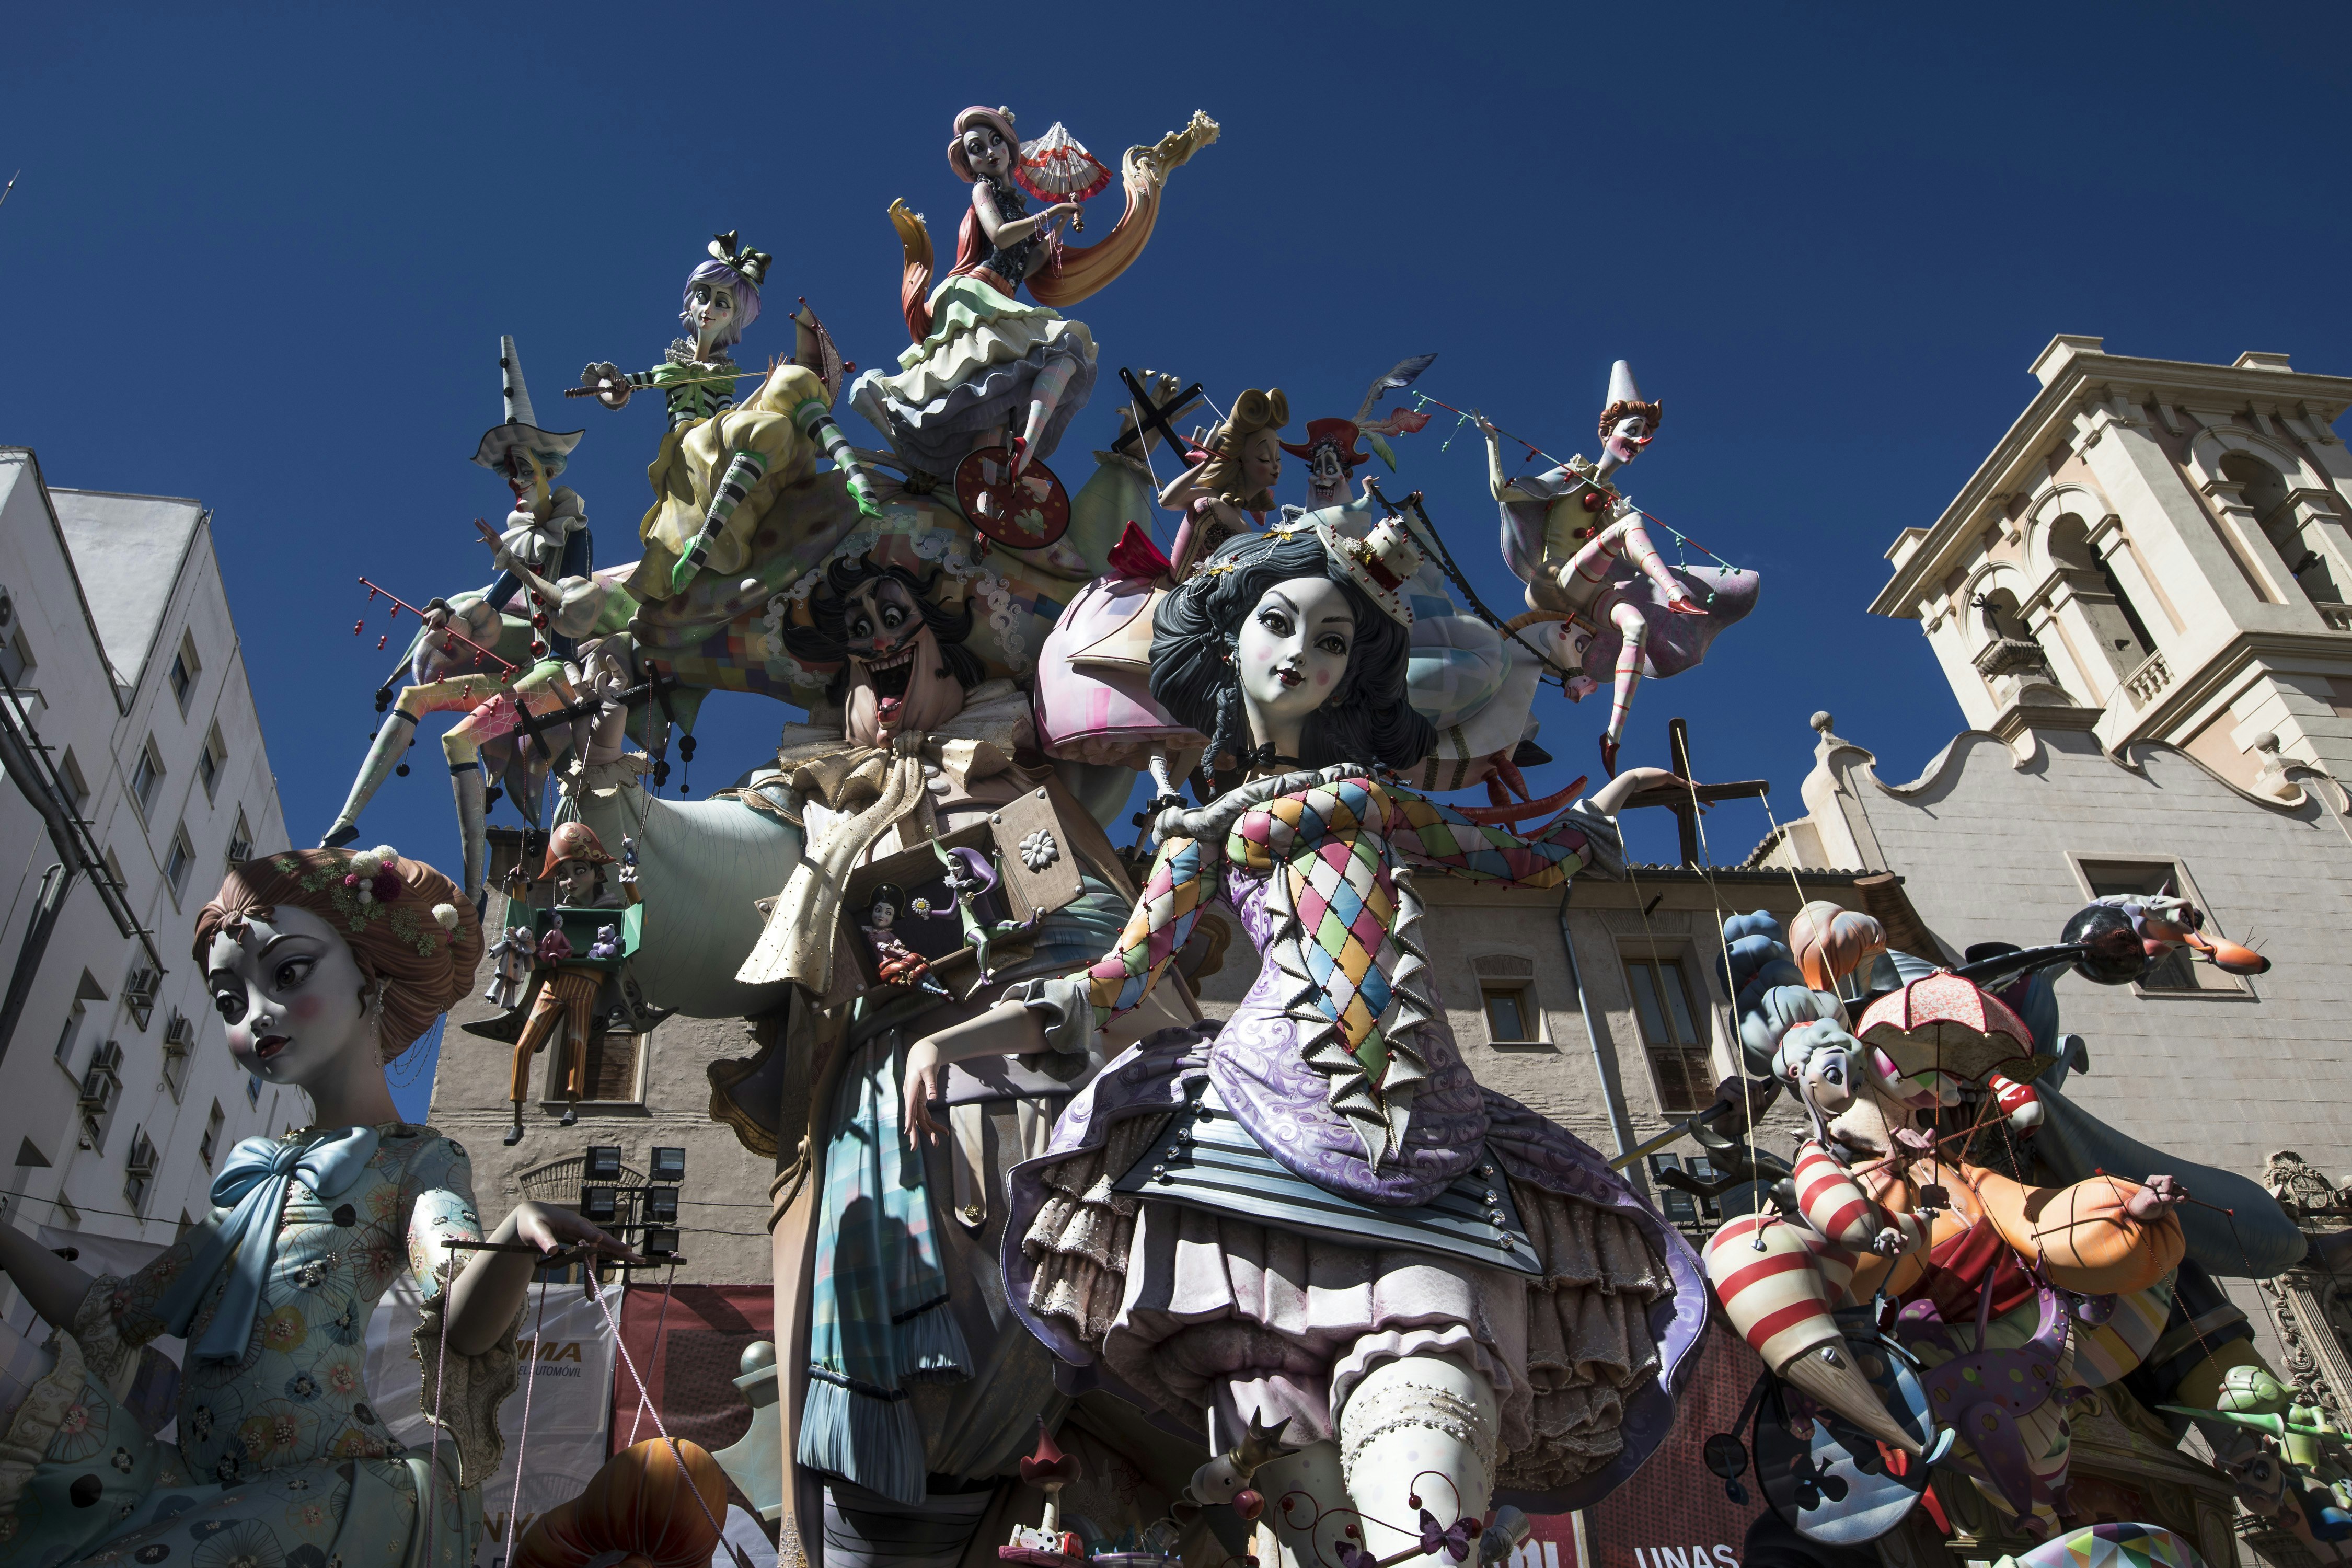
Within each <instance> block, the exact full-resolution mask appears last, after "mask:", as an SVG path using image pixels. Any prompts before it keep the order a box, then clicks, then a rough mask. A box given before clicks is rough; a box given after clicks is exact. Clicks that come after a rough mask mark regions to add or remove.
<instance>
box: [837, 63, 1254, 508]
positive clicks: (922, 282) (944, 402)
mask: <svg viewBox="0 0 2352 1568" xmlns="http://www.w3.org/2000/svg"><path fill="white" fill-rule="evenodd" d="M1056 132H1060V127H1059V126H1056V127H1055V129H1054V130H1053V131H1050V132H1047V133H1046V135H1045V136H1042V137H1039V138H1038V139H1037V141H1036V142H1032V143H1029V144H1028V145H1027V146H1024V144H1023V142H1022V141H1021V137H1020V133H1019V132H1016V131H1015V130H1014V129H1013V111H1012V110H1010V109H1003V108H997V109H991V108H988V107H987V106H986V105H984V104H973V105H972V106H971V107H970V108H968V109H965V110H962V111H961V113H959V114H958V115H957V116H956V117H955V125H954V134H953V138H952V139H951V140H950V142H948V166H949V167H950V168H951V169H953V170H954V171H955V174H956V178H958V179H960V180H961V181H963V182H964V183H965V184H967V185H969V186H970V187H971V202H970V205H968V206H967V208H966V209H965V212H964V215H963V221H962V224H961V226H960V227H959V228H958V230H957V234H956V258H955V265H954V267H953V268H950V270H949V272H948V275H947V279H946V280H945V281H943V282H942V283H940V286H939V287H938V288H937V289H932V288H931V287H930V281H931V268H932V252H931V239H930V231H929V228H928V227H926V226H925V225H924V222H923V220H922V218H921V217H920V216H919V215H917V214H914V213H911V212H908V210H907V207H906V204H905V203H903V202H894V203H892V204H891V207H890V221H891V223H892V224H893V226H896V227H897V228H898V237H899V242H900V244H901V246H902V247H903V248H904V250H905V255H906V266H905V270H904V274H903V279H902V282H901V284H900V289H899V302H900V304H901V306H902V307H903V308H904V310H905V312H906V317H907V330H908V332H909V334H911V335H912V337H913V338H914V343H913V345H912V346H911V347H909V348H908V350H907V351H906V352H905V353H902V354H900V355H899V356H898V374H895V375H886V374H883V373H882V372H881V371H880V370H878V369H877V370H870V371H867V372H866V374H863V375H861V376H859V377H858V378H857V380H856V382H855V383H853V384H852V385H851V387H850V393H849V397H850V403H851V405H852V406H854V407H855V408H856V410H857V412H858V413H860V414H862V415H864V416H866V420H867V421H868V422H869V423H871V424H872V425H873V426H874V427H875V428H876V429H877V430H879V431H881V432H882V433H883V435H884V436H885V437H887V439H888V440H889V443H890V445H891V447H892V448H893V449H895V450H896V451H897V452H898V456H899V457H900V458H903V459H904V460H905V461H906V462H907V463H908V465H909V466H911V467H912V468H914V469H916V470H917V471H918V472H919V473H920V474H923V475H926V476H929V477H930V478H931V479H934V480H936V479H943V478H946V477H948V476H950V475H953V474H954V473H955V472H956V470H957V468H958V467H959V465H961V463H962V461H963V459H964V458H966V457H967V456H969V455H970V454H971V453H973V452H976V451H979V450H981V449H982V448H983V447H1010V448H1011V451H1012V462H1011V465H1010V467H1011V478H1012V479H1019V478H1020V477H1021V476H1022V475H1023V474H1024V473H1026V472H1027V471H1028V468H1029V466H1030V465H1031V464H1032V463H1035V462H1040V461H1042V460H1043V459H1044V458H1048V457H1051V456H1052V455H1053V452H1054V448H1055V447H1056V446H1058V445H1059V444H1060V442H1061V439H1062V433H1063V432H1064V431H1065V430H1066V429H1067V428H1068V427H1069V423H1070V421H1071V419H1072V418H1074V417H1075V416H1076V414H1077V412H1078V410H1079V409H1081V408H1083V407H1084V406H1086V402H1087V397H1088V395H1091V394H1092V393H1093V391H1094V384H1095V341H1094V337H1093V335H1092V334H1091V333H1089V332H1088V331H1087V329H1086V326H1085V324H1084V323H1083V322H1079V321H1071V320H1069V319H1068V318H1067V317H1065V316H1063V315H1062V314H1061V313H1060V312H1059V310H1056V309H1055V307H1057V306H1066V305H1075V304H1076V303H1077V302H1078V301H1079V300H1084V299H1086V298H1087V296H1089V295H1091V294H1093V293H1094V292H1095V291H1096V290H1097V289H1101V288H1102V287H1104V286H1105V285H1106V284H1108V283H1109V282H1110V280H1111V279H1114V278H1116V277H1118V275H1119V274H1120V273H1121V272H1123V271H1125V270H1126V269H1127V268H1128V267H1129V266H1130V265H1131V264H1132V263H1133V262H1134V260H1135V258H1137V257H1139V256H1140V255H1141V254H1142V253H1143V247H1144V243H1145V241H1146V240H1148V239H1149V238H1150V235H1151V229H1152V226H1153V224H1154V222H1155V221H1156V220H1157V217H1158V214H1159V204H1160V185H1161V184H1162V182H1164V181H1165V180H1166V178H1167V176H1168V174H1169V173H1170V171H1171V170H1173V169H1174V168H1175V167H1176V166H1177V165H1178V164H1180V163H1183V162H1185V161H1186V160H1187V159H1189V158H1190V157H1192V154H1193V153H1194V152H1196V151H1198V150H1199V149H1200V148H1202V147H1205V146H1207V145H1208V144H1209V143H1210V142H1213V141H1215V140H1216V136H1217V123H1216V121H1213V120H1211V119H1210V118H1209V117H1208V116H1207V115H1204V114H1201V113H1199V112H1197V111H1196V112H1195V113H1194V114H1193V116H1192V121H1191V122H1190V123H1189V124H1188V125H1186V127H1185V128H1184V129H1183V130H1182V131H1180V132H1174V133H1172V134H1171V135H1168V136H1164V137H1162V138H1160V142H1158V144H1157V145H1155V146H1151V147H1131V148H1129V150H1128V153H1127V155H1126V157H1125V158H1123V159H1122V160H1121V163H1120V175H1121V183H1122V184H1123V185H1124V187H1125V190H1126V194H1127V201H1128V206H1127V211H1126V213H1125V214H1124V215H1122V216H1121V217H1120V218H1119V220H1118V226H1116V227H1115V228H1113V229H1112V231H1111V233H1110V234H1109V235H1108V237H1106V238H1105V239H1104V240H1103V241H1102V242H1101V243H1100V244H1098V245H1093V246H1088V247H1084V248H1076V247H1065V246H1063V245H1062V244H1061V243H1060V236H1059V225H1060V223H1061V221H1062V220H1063V219H1065V218H1066V219H1070V220H1072V222H1073V224H1074V225H1075V224H1076V220H1077V218H1078V215H1079V213H1080V212H1081V210H1082V209H1081V207H1080V205H1079V204H1078V203H1077V202H1076V201H1055V202H1050V203H1048V205H1045V207H1044V208H1042V209H1041V210H1039V211H1037V212H1034V213H1032V212H1031V211H1030V210H1029V204H1028V201H1027V198H1026V197H1025V196H1024V195H1023V193H1022V189H1021V187H1022V185H1023V184H1024V183H1025V184H1031V185H1032V188H1033V189H1034V188H1036V186H1035V184H1034V182H1035V181H1036V179H1037V178H1038V174H1039V172H1040V164H1039V163H1038V160H1040V159H1043V160H1046V161H1052V162H1054V163H1055V170H1056V173H1057V174H1058V172H1059V171H1060V170H1061V169H1064V168H1066V166H1067V160H1068V157H1069V154H1070V153H1071V152H1072V150H1073V149H1075V150H1076V154H1077V156H1078V157H1079V158H1081V159H1084V160H1085V162H1086V163H1087V164H1088V165H1091V166H1093V167H1094V168H1095V169H1096V170H1097V172H1098V174H1099V175H1100V178H1099V180H1098V181H1093V182H1089V184H1087V186H1086V187H1084V189H1085V190H1086V191H1087V194H1091V192H1092V191H1095V190H1099V189H1101V188H1102V186H1103V185H1106V184H1108V183H1109V177H1110V176H1109V171H1108V170H1107V169H1101V168H1100V166H1099V165H1095V164H1093V161H1092V159H1091V158H1087V157H1086V154H1085V150H1084V149H1083V148H1076V143H1074V142H1070V141H1069V140H1068V137H1067V135H1066V133H1061V134H1060V135H1058V136H1057V135H1056ZM1048 143H1051V145H1050V146H1048ZM1048 183H1052V184H1058V183H1059V181H1058V178H1055V179H1052V180H1049V182H1048ZM1024 285H1025V286H1026V287H1027V288H1028V289H1029V292H1030V294H1031V295H1032V297H1034V299H1035V300H1037V301H1038V303H1036V304H1034V305H1024V304H1022V303H1021V302H1020V300H1019V295H1020V292H1021V290H1022V289H1023V287H1024ZM988 500H993V497H992V496H990V497H989V498H988ZM987 510H988V506H987V504H986V503H985V502H984V503H983V504H982V511H983V513H984V514H985V513H986V512H987Z"/></svg>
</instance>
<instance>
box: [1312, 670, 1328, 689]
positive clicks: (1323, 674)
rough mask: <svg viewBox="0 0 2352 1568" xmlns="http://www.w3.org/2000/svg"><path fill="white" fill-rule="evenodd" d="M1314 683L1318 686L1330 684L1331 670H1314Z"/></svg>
mask: <svg viewBox="0 0 2352 1568" xmlns="http://www.w3.org/2000/svg"><path fill="white" fill-rule="evenodd" d="M1315 684H1316V685H1318V686H1328V685H1330V684H1331V672H1330V671H1329V670H1328V669H1318V670H1317V671H1316V672H1315Z"/></svg>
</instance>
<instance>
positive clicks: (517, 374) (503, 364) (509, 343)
mask: <svg viewBox="0 0 2352 1568" xmlns="http://www.w3.org/2000/svg"><path fill="white" fill-rule="evenodd" d="M499 377H500V380H501V383H502V390H503V391H504V393H505V395H506V405H507V417H506V423H505V424H503V425H493V426H490V427H489V428H488V430H486V431H484V432H483V433H482V442H481V445H480V446H478V447H475V448H474V461H475V462H477V463H479V464H480V465H481V466H482V467H483V468H488V469H489V470H490V471H491V472H492V473H494V474H497V475H499V476H500V477H501V478H509V479H510V478H512V477H513V476H514V475H515V474H517V473H518V472H523V471H528V470H529V469H530V468H537V469H538V470H539V474H538V478H539V479H541V480H542V481H544V480H548V479H554V478H555V476H556V475H558V474H560V473H562V471H563V465H564V464H565V463H567V462H569V461H571V459H572V447H577V446H578V445H580V437H582V436H583V435H585V434H586V432H585V431H582V430H563V431H555V430H542V429H541V428H540V427H539V416H538V415H537V414H536V413H534V412H533V411H532V409H531V406H530V387H528V386H525V385H524V384H523V380H522V360H521V358H520V356H519V355H518V354H517V353H515V341H514V339H513V338H512V337H511V336H508V337H501V338H500V339H499Z"/></svg>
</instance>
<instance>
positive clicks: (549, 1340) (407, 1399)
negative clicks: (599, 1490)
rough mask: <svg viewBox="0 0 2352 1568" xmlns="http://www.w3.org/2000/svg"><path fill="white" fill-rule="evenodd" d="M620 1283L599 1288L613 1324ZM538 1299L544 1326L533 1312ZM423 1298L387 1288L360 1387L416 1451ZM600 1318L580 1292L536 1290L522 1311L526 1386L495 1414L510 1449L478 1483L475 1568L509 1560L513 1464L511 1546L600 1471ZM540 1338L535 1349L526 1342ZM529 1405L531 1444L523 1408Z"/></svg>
mask: <svg viewBox="0 0 2352 1568" xmlns="http://www.w3.org/2000/svg"><path fill="white" fill-rule="evenodd" d="M621 1290H622V1287H621V1285H620V1284H619V1283H618V1282H617V1281H615V1282H614V1283H613V1284H611V1285H608V1286H606V1287H605V1288H604V1305H605V1307H606V1308H608V1309H610V1310H611V1312H612V1314H613V1318H614V1319H615V1320H617V1319H618V1318H619V1316H620V1312H621ZM542 1297H543V1298H544V1306H545V1310H546V1313H547V1316H546V1319H545V1321H544V1325H543V1327H542V1326H541V1318H540V1311H541V1305H542ZM419 1302H420V1298H419V1297H418V1295H417V1292H416V1286H415V1281H413V1280H411V1279H409V1277H408V1276H407V1275H406V1274H402V1275H400V1276H399V1277H398V1278H397V1279H394V1282H393V1287H392V1289H391V1290H390V1291H388V1292H386V1293H385V1295H384V1298H383V1302H382V1303H381V1304H380V1305H379V1306H378V1307H377V1308H376V1313H375V1317H374V1319H373V1321H371V1322H370V1323H369V1324H368V1359H367V1382H368V1388H369V1391H370V1392H371V1393H373V1394H374V1395H375V1405H376V1413H377V1415H381V1416H382V1417H383V1423H384V1425H385V1426H388V1427H389V1428H391V1430H392V1433H393V1435H394V1436H396V1437H399V1438H400V1439H401V1440H403V1441H404V1442H406V1443H409V1444H411V1445H413V1446H415V1447H420V1448H421V1447H426V1446H427V1445H429V1444H430V1443H431V1442H432V1440H433V1428H432V1426H431V1424H430V1423H428V1422H427V1421H426V1420H425V1415H424V1413H423V1411H422V1410H421V1409H419V1408H418V1403H419V1401H418V1396H419V1394H420V1392H421V1391H422V1389H423V1387H424V1375H423V1372H422V1369H421V1368H419V1367H418V1365H417V1364H416V1352H415V1345H414V1344H413V1343H412V1342H411V1340H410V1336H411V1335H412V1334H414V1333H415V1331H416V1314H417V1308H418V1305H419ZM607 1321H608V1320H607V1319H606V1317H605V1315H604V1312H602V1311H599V1310H597V1306H596V1303H595V1302H593V1301H592V1300H589V1299H588V1295H587V1291H586V1289H584V1288H583V1287H582V1286H579V1285H534V1286H532V1287H531V1288H530V1297H529V1298H528V1299H527V1300H526V1301H525V1303H524V1310H523V1321H522V1329H521V1340H520V1346H519V1349H520V1350H521V1351H522V1352H524V1360H523V1362H522V1366H521V1371H522V1376H523V1381H521V1382H520V1383H518V1384H516V1385H515V1391H514V1393H513V1394H510V1395H509V1396H508V1398H507V1402H506V1403H505V1404H504V1405H500V1406H499V1431H500V1432H502V1433H504V1434H505V1435H506V1444H507V1451H506V1458H505V1460H504V1462H502V1463H501V1464H500V1465H499V1470H498V1473H497V1474H496V1475H494V1476H492V1477H491V1478H490V1479H488V1481H486V1482H484V1483H483V1485H482V1513H483V1516H484V1518H483V1530H482V1539H481V1542H480V1544H479V1545H478V1546H477V1547H476V1548H475V1549H474V1568H499V1565H500V1564H501V1563H504V1561H505V1557H506V1542H507V1522H508V1521H507V1516H508V1514H509V1510H515V1509H517V1507H518V1503H517V1498H516V1492H515V1466H516V1463H517V1462H518V1460H520V1463H521V1464H522V1466H523V1470H524V1474H523V1480H522V1491H521V1496H520V1507H519V1514H518V1517H517V1518H516V1520H515V1521H514V1535H515V1539H517V1540H520V1539H521V1538H522V1532H523V1531H526V1530H529V1529H530V1521H532V1520H534V1519H536V1518H538V1517H539V1516H540V1514H541V1513H542V1512H544V1511H545V1510H548V1509H551V1508H553V1507H554V1506H555V1505H556V1504H558V1503H562V1502H569V1501H571V1500H572V1499H573V1498H575V1497H578V1496H579V1495H580V1493H581V1491H582V1490H583V1489H585V1488H586V1486H587V1485H588V1482H589V1479H591V1478H592V1477H593V1476H594V1475H595V1473H596V1472H597V1470H599V1469H600V1468H603V1466H604V1434H605V1428H606V1426H607V1424H608V1423H609V1422H610V1421H611V1420H612V1415H613V1363H614V1359H615V1358H614V1354H613V1334H612V1331H611V1330H610V1329H609V1328H607V1327H606V1326H605V1325H606V1322H607ZM534 1331H536V1332H537V1334H538V1339H537V1342H536V1344H534V1343H533V1342H532V1338H531V1336H532V1334H533V1333H534ZM526 1394H527V1395H528V1396H529V1399H530V1432H529V1436H528V1437H526V1436H525V1434H524V1422H523V1402H524V1398H525V1396H526Z"/></svg>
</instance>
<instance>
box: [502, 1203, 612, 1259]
mask: <svg viewBox="0 0 2352 1568" xmlns="http://www.w3.org/2000/svg"><path fill="white" fill-rule="evenodd" d="M499 1229H500V1230H503V1231H506V1232H508V1233H509V1237H508V1239H511V1240H514V1241H524V1242H529V1243H530V1245H531V1246H533V1247H538V1248H539V1249H540V1250H541V1252H553V1251H554V1250H556V1249H557V1248H558V1247H590V1248H592V1249H593V1250H595V1251H597V1252H600V1253H602V1254H604V1256H605V1257H607V1258H626V1259H628V1260H629V1261H631V1262H633V1263H634V1262H639V1261H642V1260H641V1259H639V1258H638V1257H637V1255H636V1254H635V1253H634V1252H632V1251H630V1250H629V1249H628V1248H627V1247H625V1246H623V1245H622V1244H621V1243H620V1242H618V1241H616V1240H614V1238H613V1237H610V1236H608V1235H606V1234H605V1233H604V1231H602V1230H600V1229H598V1228H597V1227H596V1226H593V1225H591V1224H590V1223H589V1222H588V1221H586V1220H584V1219H583V1218H581V1217H580V1216H579V1215H577V1214H574V1213H573V1212H572V1210H570V1209H561V1208H556V1207H554V1206H552V1205H548V1204H541V1203H521V1204H517V1205H515V1211H514V1213H513V1214H511V1215H508V1216H507V1222H506V1224H505V1225H503V1226H499Z"/></svg>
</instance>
